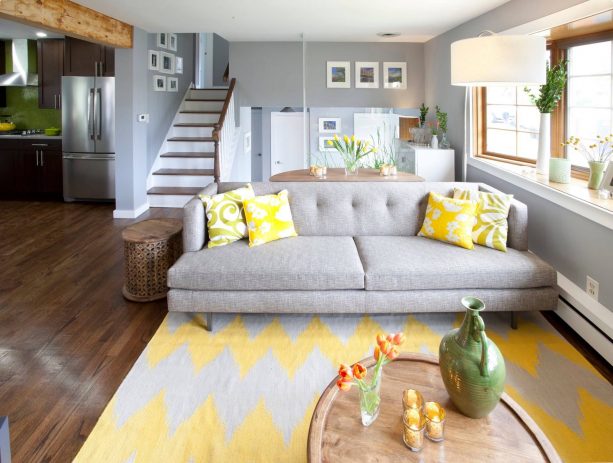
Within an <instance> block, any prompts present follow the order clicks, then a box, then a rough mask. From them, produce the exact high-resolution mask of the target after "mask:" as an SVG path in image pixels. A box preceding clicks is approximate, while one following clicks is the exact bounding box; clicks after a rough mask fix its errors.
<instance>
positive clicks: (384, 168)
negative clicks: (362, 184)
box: [379, 164, 390, 177]
mask: <svg viewBox="0 0 613 463" xmlns="http://www.w3.org/2000/svg"><path fill="white" fill-rule="evenodd" d="M389 174H390V166H388V165H387V164H383V165H382V166H381V167H379V175H382V176H383V177H387V176H389Z"/></svg>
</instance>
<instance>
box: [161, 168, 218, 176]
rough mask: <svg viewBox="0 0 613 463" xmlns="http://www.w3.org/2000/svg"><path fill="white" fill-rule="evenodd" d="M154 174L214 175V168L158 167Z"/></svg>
mask: <svg viewBox="0 0 613 463" xmlns="http://www.w3.org/2000/svg"><path fill="white" fill-rule="evenodd" d="M153 175H206V176H212V175H213V169H158V170H156V171H155V172H154V173H153Z"/></svg>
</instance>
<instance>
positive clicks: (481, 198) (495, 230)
mask: <svg viewBox="0 0 613 463" xmlns="http://www.w3.org/2000/svg"><path fill="white" fill-rule="evenodd" d="M453 197H454V198H456V199H468V200H471V201H477V217H476V219H475V225H474V227H473V241H474V242H475V243H477V244H480V245H481V246H487V247H488V248H493V249H498V250H499V251H504V252H506V251H507V234H508V232H509V224H508V222H507V217H508V216H509V209H510V208H511V200H512V199H513V195H506V194H502V193H486V192H483V191H477V190H460V189H459V188H454V189H453Z"/></svg>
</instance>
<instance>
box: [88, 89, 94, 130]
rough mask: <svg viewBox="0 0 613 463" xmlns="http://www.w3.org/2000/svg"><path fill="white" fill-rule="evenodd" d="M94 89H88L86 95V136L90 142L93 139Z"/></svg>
mask: <svg viewBox="0 0 613 463" xmlns="http://www.w3.org/2000/svg"><path fill="white" fill-rule="evenodd" d="M93 99H94V89H93V88H90V89H89V93H88V95H87V134H88V136H89V138H90V139H91V140H93V139H94V113H93V109H94V108H93V103H92V100H93Z"/></svg>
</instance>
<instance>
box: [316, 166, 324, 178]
mask: <svg viewBox="0 0 613 463" xmlns="http://www.w3.org/2000/svg"><path fill="white" fill-rule="evenodd" d="M324 176H325V174H324V168H323V167H321V166H317V167H316V168H315V177H317V178H324Z"/></svg>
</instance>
